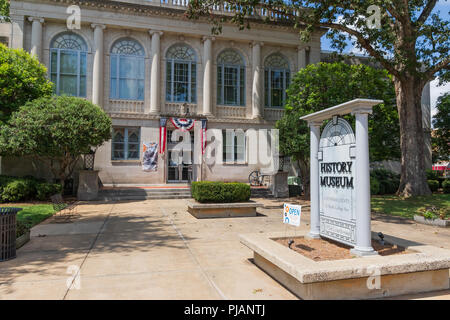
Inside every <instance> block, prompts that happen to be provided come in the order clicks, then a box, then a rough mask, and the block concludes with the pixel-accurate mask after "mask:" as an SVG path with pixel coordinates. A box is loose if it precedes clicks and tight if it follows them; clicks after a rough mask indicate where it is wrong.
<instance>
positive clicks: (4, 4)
mask: <svg viewBox="0 0 450 320" xmlns="http://www.w3.org/2000/svg"><path fill="white" fill-rule="evenodd" d="M2 21H4V22H9V1H8V0H0V22H2Z"/></svg>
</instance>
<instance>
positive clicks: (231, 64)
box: [217, 49, 245, 106]
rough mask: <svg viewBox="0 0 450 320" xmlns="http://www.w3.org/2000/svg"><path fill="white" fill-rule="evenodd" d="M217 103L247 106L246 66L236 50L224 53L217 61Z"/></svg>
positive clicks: (228, 50)
mask: <svg viewBox="0 0 450 320" xmlns="http://www.w3.org/2000/svg"><path fill="white" fill-rule="evenodd" d="M217 103H218V104H222V105H231V106H244V105H245V65H244V60H243V59H242V57H241V56H240V55H239V53H237V52H236V51H234V50H230V49H227V50H225V51H223V52H222V53H221V54H220V55H219V57H218V59H217Z"/></svg>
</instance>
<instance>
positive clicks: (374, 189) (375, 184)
mask: <svg viewBox="0 0 450 320" xmlns="http://www.w3.org/2000/svg"><path fill="white" fill-rule="evenodd" d="M379 192H380V182H379V181H378V179H377V178H375V177H370V194H372V195H374V194H378V193H379Z"/></svg>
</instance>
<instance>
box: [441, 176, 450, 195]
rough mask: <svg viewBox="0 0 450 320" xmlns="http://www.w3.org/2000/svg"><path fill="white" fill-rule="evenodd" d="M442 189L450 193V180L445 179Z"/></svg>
mask: <svg viewBox="0 0 450 320" xmlns="http://www.w3.org/2000/svg"><path fill="white" fill-rule="evenodd" d="M442 189H443V190H444V193H450V180H448V179H447V180H445V181H444V182H442Z"/></svg>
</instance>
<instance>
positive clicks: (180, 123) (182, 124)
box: [170, 118, 195, 131]
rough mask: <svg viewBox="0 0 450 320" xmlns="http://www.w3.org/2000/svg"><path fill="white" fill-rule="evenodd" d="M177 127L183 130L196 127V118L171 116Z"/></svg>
mask: <svg viewBox="0 0 450 320" xmlns="http://www.w3.org/2000/svg"><path fill="white" fill-rule="evenodd" d="M170 121H172V124H173V125H174V126H175V128H177V129H180V130H181V131H190V130H192V129H193V128H194V123H195V120H194V119H182V118H170Z"/></svg>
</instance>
